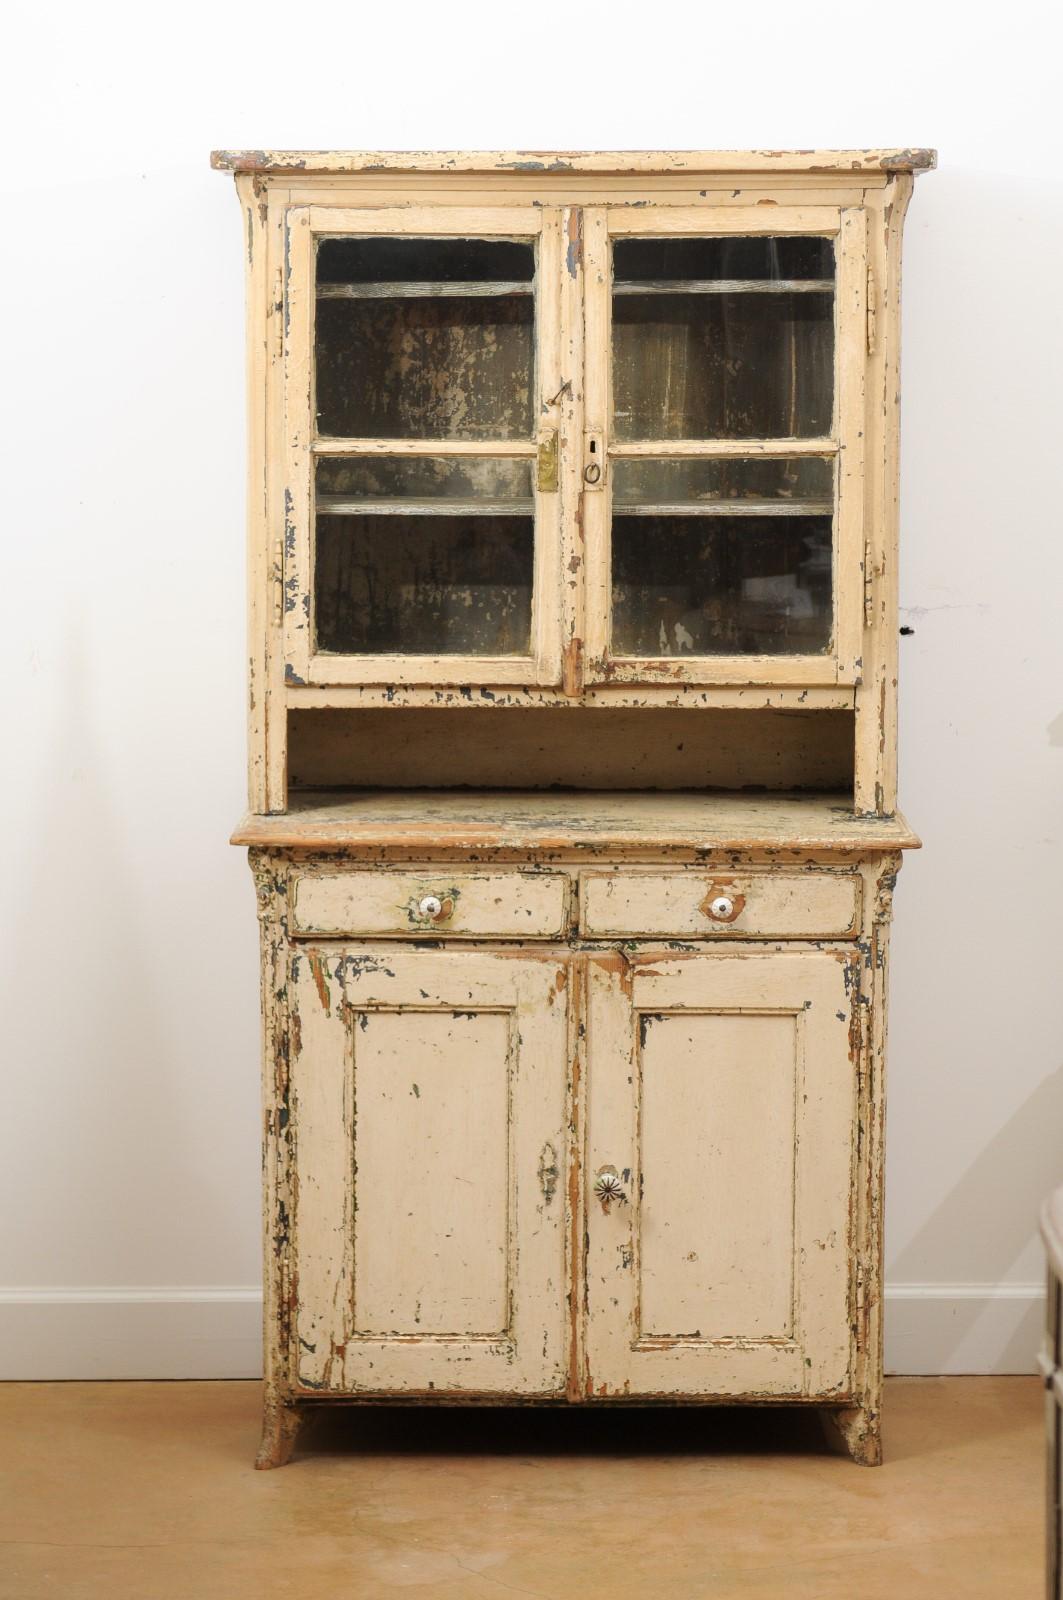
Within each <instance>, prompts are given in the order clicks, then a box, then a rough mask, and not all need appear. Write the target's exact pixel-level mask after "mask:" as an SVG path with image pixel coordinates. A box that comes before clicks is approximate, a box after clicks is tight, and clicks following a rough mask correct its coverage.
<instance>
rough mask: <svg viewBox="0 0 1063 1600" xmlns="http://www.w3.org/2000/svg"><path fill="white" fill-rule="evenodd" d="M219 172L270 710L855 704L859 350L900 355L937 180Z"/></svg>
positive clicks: (885, 508)
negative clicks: (241, 365) (727, 700)
mask: <svg viewBox="0 0 1063 1600" xmlns="http://www.w3.org/2000/svg"><path fill="white" fill-rule="evenodd" d="M214 161H215V165H216V166H221V167H226V168H228V169H230V170H233V171H235V172H237V173H238V174H241V175H242V176H240V179H239V181H240V183H241V185H242V186H243V189H244V194H245V200H246V202H247V210H248V225H249V234H250V236H251V240H252V243H254V241H255V240H256V239H257V240H258V242H259V245H261V246H264V247H265V251H266V254H267V256H268V261H267V262H266V264H265V266H264V267H263V266H262V265H261V264H259V263H258V262H256V265H255V268H254V269H253V270H254V271H256V272H258V273H259V280H258V281H259V284H260V287H259V288H258V289H257V290H255V291H254V292H253V297H254V294H257V296H258V305H259V307H260V310H259V311H258V312H257V314H258V315H259V316H260V317H261V319H262V322H261V326H263V327H264V329H265V330H266V333H267V335H269V334H272V333H273V331H274V330H276V332H277V334H278V335H279V339H278V342H277V343H276V344H274V342H273V340H272V338H269V337H267V339H266V341H265V348H266V354H267V360H266V363H265V367H266V369H267V370H264V371H263V373H262V374H261V377H262V382H261V388H260V391H259V392H258V393H257V394H256V396H255V402H256V405H258V406H259V407H260V408H261V409H260V415H261V417H262V421H263V428H262V433H261V435H260V438H259V440H257V441H256V448H257V449H258V450H259V452H260V463H259V468H258V469H256V468H254V467H253V477H254V472H255V470H259V471H260V480H261V484H262V489H263V496H262V499H263V504H264V506H265V518H264V521H265V537H264V539H263V541H262V542H263V547H264V549H265V551H266V552H267V553H266V555H265V558H264V559H263V560H262V561H261V564H260V569H259V570H260V572H261V574H262V581H263V591H262V595H261V599H260V601H259V606H260V609H259V611H258V613H257V614H256V615H257V616H258V617H259V618H262V619H267V618H270V619H272V624H273V625H272V627H270V626H269V624H268V622H267V623H266V626H265V627H264V629H263V637H265V638H266V639H267V640H268V641H269V642H268V643H267V645H266V647H265V654H266V656H267V657H268V658H269V667H270V682H271V683H274V684H276V683H279V682H280V681H281V680H283V682H284V683H286V684H287V686H288V687H289V689H290V690H291V691H292V692H293V693H297V694H301V693H303V692H304V691H313V692H314V694H315V695H316V696H317V697H318V698H317V703H319V704H320V703H323V702H322V697H323V696H324V697H325V698H326V700H327V693H328V691H329V690H331V689H336V690H339V691H343V692H344V693H347V694H349V692H351V691H357V692H358V693H360V694H364V695H367V696H370V697H372V696H376V697H377V698H378V699H379V697H381V696H385V695H388V694H390V693H391V692H392V691H394V692H395V693H397V694H400V695H404V696H410V695H414V696H416V695H421V696H426V695H429V694H433V693H437V692H440V691H445V692H453V693H456V692H458V691H461V690H465V689H468V690H470V691H471V692H473V693H479V692H480V691H490V690H492V689H496V688H497V689H499V690H501V691H504V692H505V694H506V695H507V696H508V697H509V699H510V703H512V697H513V695H515V694H523V695H530V696H532V697H533V699H537V700H538V701H549V700H550V699H551V697H553V698H557V699H559V698H565V699H569V700H571V699H573V698H576V699H578V698H588V699H593V700H595V702H596V703H603V698H608V697H610V696H613V697H615V698H617V699H618V700H624V699H626V700H627V701H628V702H629V703H630V702H631V701H632V698H633V697H635V696H637V695H640V694H642V695H645V696H648V697H649V698H648V699H647V700H646V701H645V703H652V702H653V698H654V697H655V696H656V697H660V696H662V695H665V694H667V695H670V696H671V697H672V698H673V699H675V698H676V696H677V695H678V694H681V693H682V692H684V691H687V690H694V691H697V693H698V694H699V695H702V696H704V695H706V694H708V695H711V694H713V693H720V694H723V693H724V692H728V691H730V692H737V691H739V690H754V689H761V688H763V689H767V690H769V691H773V692H775V691H777V692H778V693H779V694H780V695H783V696H789V697H790V698H789V699H786V700H779V701H777V702H775V703H779V704H782V703H787V704H789V703H798V702H797V701H796V700H795V699H794V697H795V696H798V695H799V694H800V693H801V691H804V690H807V691H808V692H809V693H810V694H813V695H818V696H819V697H820V699H819V700H818V701H817V703H818V704H821V705H825V704H830V705H833V706H842V705H845V704H852V703H853V702H852V698H851V697H852V695H853V694H854V692H855V691H856V690H857V689H858V688H859V686H860V685H861V684H862V683H864V682H865V681H866V679H867V675H868V671H869V665H868V664H869V659H870V656H871V655H873V654H874V652H873V651H871V652H870V653H869V649H868V642H869V640H868V636H869V634H874V632H875V630H876V628H878V627H879V626H880V625H888V624H889V620H890V619H889V618H888V617H887V615H886V611H885V610H883V605H884V606H886V607H887V608H888V607H889V606H891V605H892V604H893V596H892V591H891V584H892V569H891V568H890V564H889V560H888V548H887V547H888V545H889V542H890V538H891V527H890V521H889V519H890V517H891V516H892V510H893V502H892V499H891V496H892V494H893V484H892V473H893V461H892V440H891V438H890V437H889V430H890V426H891V424H890V420H889V414H890V404H891V401H890V397H889V394H890V388H891V385H892V386H893V388H894V389H895V384H896V367H895V351H894V352H893V353H892V359H893V366H892V367H891V366H890V364H889V361H890V357H889V355H887V354H886V353H884V351H883V348H882V343H881V340H880V341H879V342H878V344H876V332H875V329H876V317H877V318H879V325H880V326H885V327H886V328H887V330H888V335H889V338H891V339H894V340H895V325H896V303H895V291H896V258H895V252H894V245H895V243H896V240H897V239H898V238H899V221H894V220H892V218H893V217H894V216H897V217H899V216H900V215H903V210H904V205H905V203H906V201H907V196H908V192H909V190H910V187H911V174H912V173H914V172H916V171H919V170H921V169H924V168H926V167H928V166H931V165H932V164H933V157H932V155H931V154H930V153H929V152H926V151H919V150H897V151H859V152H847V151H843V152H828V153H818V154H817V153H811V152H809V153H799V152H791V153H785V152H783V153H779V152H750V153H745V154H742V155H738V154H728V153H723V154H712V155H698V154H694V153H689V152H670V153H662V154H659V155H646V156H640V155H628V156H624V155H616V154H613V155H610V154H608V153H601V154H594V155H566V154H561V155H556V156H550V157H549V158H547V157H541V156H539V155H536V154H534V153H532V154H520V153H516V154H509V155H506V154H503V155H497V156H478V155H462V156H456V155H448V154H445V153H443V154H434V155H432V154H429V155H419V156H397V155H396V156H374V155H371V154H351V153H339V154H335V155H329V156H326V155H315V154H312V153H311V154H298V155H297V154H294V153H291V152H261V151H258V152H245V153H242V154H233V153H225V152H223V153H220V154H218V155H216V157H215V158H214ZM252 348H253V349H254V343H253V344H252ZM255 382H256V374H255V372H254V371H253V372H252V383H253V384H254V383H255ZM270 584H273V585H275V587H274V588H272V589H271V588H269V587H268V586H269V585H270ZM259 626H260V623H258V622H256V621H254V620H253V628H256V629H257V628H258V627H259ZM277 666H279V669H280V670H279V673H276V672H275V671H274V668H275V667H277ZM875 670H876V671H878V670H879V666H878V664H876V667H875ZM847 695H848V696H849V697H850V698H849V699H848V700H846V696H847ZM827 697H833V698H827ZM529 703H530V702H529ZM639 703H643V702H641V701H640V702H639Z"/></svg>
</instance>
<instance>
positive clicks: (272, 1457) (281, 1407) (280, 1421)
mask: <svg viewBox="0 0 1063 1600" xmlns="http://www.w3.org/2000/svg"><path fill="white" fill-rule="evenodd" d="M301 1422H302V1414H301V1412H300V1410H299V1407H298V1406H297V1405H292V1404H289V1402H287V1401H285V1400H279V1399H277V1398H276V1396H274V1395H267V1396H266V1399H265V1402H264V1404H263V1408H262V1443H261V1444H260V1445H259V1447H258V1455H257V1456H256V1457H255V1466H256V1467H257V1468H258V1469H259V1470H260V1471H265V1470H266V1469H267V1468H269V1467H283V1466H284V1465H285V1463H286V1462H287V1461H288V1460H289V1458H290V1456H291V1453H292V1451H293V1450H294V1449H295V1440H296V1435H297V1434H298V1432H299V1425H300V1423H301Z"/></svg>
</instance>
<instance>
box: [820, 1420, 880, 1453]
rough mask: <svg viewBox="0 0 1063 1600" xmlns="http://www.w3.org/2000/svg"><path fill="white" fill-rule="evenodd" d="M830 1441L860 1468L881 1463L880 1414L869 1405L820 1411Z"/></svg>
mask: <svg viewBox="0 0 1063 1600" xmlns="http://www.w3.org/2000/svg"><path fill="white" fill-rule="evenodd" d="M821 1416H822V1418H823V1425H824V1432H825V1433H826V1435H827V1440H828V1442H829V1443H830V1444H832V1445H834V1446H835V1447H837V1448H840V1449H842V1450H844V1451H845V1453H846V1454H847V1455H849V1456H851V1457H852V1459H853V1460H854V1461H856V1462H858V1463H859V1464H860V1466H862V1467H880V1466H881V1465H882V1432H881V1429H880V1427H879V1415H878V1412H877V1411H876V1410H872V1409H871V1407H870V1406H845V1407H842V1408H841V1409H838V1410H829V1411H827V1410H824V1411H823V1412H821Z"/></svg>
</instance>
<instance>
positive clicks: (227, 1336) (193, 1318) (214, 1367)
mask: <svg viewBox="0 0 1063 1600" xmlns="http://www.w3.org/2000/svg"><path fill="white" fill-rule="evenodd" d="M1043 1315H1044V1290H1043V1288H1042V1287H1041V1285H1040V1284H1008V1285H999V1284H990V1283H947V1284H938V1283H895V1284H891V1285H890V1286H889V1287H888V1288H887V1290H886V1371H887V1372H892V1373H909V1374H916V1373H919V1374H934V1373H963V1372H993V1373H1009V1372H1033V1371H1035V1369H1036V1354H1037V1348H1038V1345H1039V1343H1040V1337H1041V1323H1042V1320H1043ZM261 1320H262V1296H261V1293H260V1291H259V1290H258V1289H257V1288H209V1289H204V1288H189V1289H177V1288H158V1289H133V1288H130V1289H0V1379H3V1380H6V1381H10V1380H30V1381H33V1380H44V1379H69V1378H257V1377H258V1376H259V1374H260V1373H261V1370H262V1336H261Z"/></svg>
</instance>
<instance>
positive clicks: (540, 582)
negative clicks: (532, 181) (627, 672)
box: [283, 203, 567, 687]
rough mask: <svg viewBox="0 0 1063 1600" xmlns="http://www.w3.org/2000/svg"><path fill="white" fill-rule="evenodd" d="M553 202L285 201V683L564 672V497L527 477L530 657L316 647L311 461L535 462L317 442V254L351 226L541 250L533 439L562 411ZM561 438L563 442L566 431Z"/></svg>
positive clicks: (503, 454) (532, 452)
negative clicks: (524, 243)
mask: <svg viewBox="0 0 1063 1600" xmlns="http://www.w3.org/2000/svg"><path fill="white" fill-rule="evenodd" d="M562 227H563V214H562V211H561V208H559V207H537V206H512V205H511V206H482V207H470V206H452V205H451V206H448V205H446V204H444V203H440V204H439V205H428V206H394V205H392V206H383V207H379V208H373V209H368V208H367V209H355V208H352V207H348V206H339V205H337V206H330V205H323V204H317V205H308V206H293V207H290V208H289V209H288V210H287V212H286V217H285V282H284V306H285V315H284V331H283V338H284V430H283V432H284V441H285V461H286V466H285V478H286V482H285V489H284V505H285V519H284V548H283V630H284V660H285V681H286V682H287V683H288V684H294V685H302V684H307V685H313V686H315V687H333V686H338V687H343V686H358V685H393V684H394V685H403V686H407V685H415V684H421V685H428V686H432V687H435V686H441V687H442V686H448V685H473V684H483V685H493V684H499V685H502V684H527V685H535V686H538V687H547V686H552V685H556V684H558V683H559V682H560V679H561V634H562V616H561V607H562V584H561V569H562V561H563V551H562V527H561V497H560V494H559V492H558V490H557V489H556V488H555V489H553V490H543V489H540V488H539V486H538V484H537V483H534V482H533V498H534V501H535V513H534V520H535V553H534V567H533V582H532V624H531V651H530V654H528V655H526V656H459V655H423V656H421V655H402V654H396V655H375V656H374V655H365V656H355V655H347V656H344V655H332V654H324V653H320V652H317V651H315V650H314V648H313V629H314V619H313V604H314V598H313V581H312V580H313V549H314V529H315V516H314V483H313V479H314V462H315V460H316V459H319V458H322V457H326V456H331V457H335V456H347V457H359V456H361V457H364V456H370V457H379V456H394V457H410V456H419V457H424V456H431V457H450V458H459V457H465V458H470V457H472V458H477V457H478V458H490V457H494V458H512V459H514V460H526V461H528V462H529V463H531V464H532V467H533V468H534V464H535V461H536V457H537V454H538V448H539V441H537V440H536V439H527V440H521V439H495V440H490V439H489V440H483V441H480V440H446V439H440V440H435V439H395V440H390V439H389V440H384V439H376V438H371V439H353V438H349V439H319V438H318V437H317V430H316V425H315V417H314V375H313V361H314V307H315V290H314V255H315V241H316V240H317V239H318V238H321V237H325V236H328V237H334V236H336V235H342V234H350V235H354V236H362V235H368V234H384V235H397V234H405V235H412V236H417V235H420V236H423V237H427V238H441V237H451V238H453V237H467V238H485V239H486V238H513V237H518V238H523V239H531V240H534V241H535V242H536V244H537V248H538V259H537V263H536V295H535V373H534V377H533V382H534V385H535V394H534V404H533V414H534V416H535V417H536V419H537V428H538V430H539V439H540V440H541V437H542V435H543V433H544V432H555V431H556V432H559V433H560V434H562V435H563V432H564V430H563V428H562V427H561V421H562V414H561V413H560V412H554V413H553V414H551V410H550V407H549V406H548V405H547V403H546V402H547V399H548V398H549V397H550V396H553V395H555V394H557V392H558V391H559V390H560V389H561V388H562V383H563V380H562V378H561V376H560V371H561V364H562V363H561V350H562V344H563V341H564V339H565V338H566V328H565V326H564V323H565V320H566V317H565V297H564V296H563V294H562V281H561V280H562ZM559 444H561V445H565V444H567V440H565V439H564V438H563V437H562V438H560V439H559Z"/></svg>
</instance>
